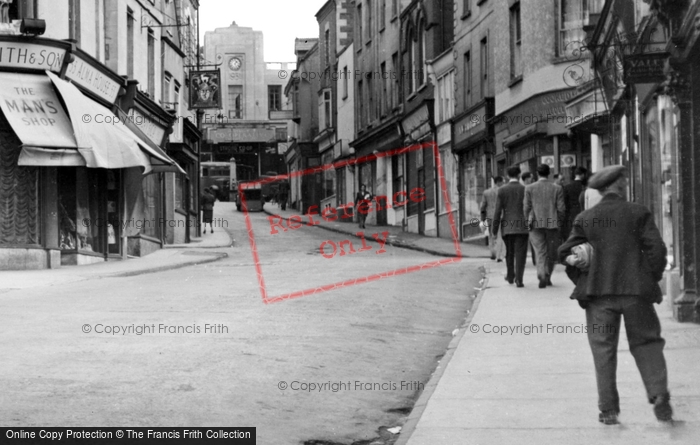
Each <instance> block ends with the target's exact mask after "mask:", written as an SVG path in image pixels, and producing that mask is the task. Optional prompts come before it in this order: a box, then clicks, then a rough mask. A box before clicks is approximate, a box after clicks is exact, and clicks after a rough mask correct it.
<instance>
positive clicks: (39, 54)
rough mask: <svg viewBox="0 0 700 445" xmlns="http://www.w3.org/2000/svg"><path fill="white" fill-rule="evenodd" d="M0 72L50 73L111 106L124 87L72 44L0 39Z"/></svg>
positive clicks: (35, 39)
mask: <svg viewBox="0 0 700 445" xmlns="http://www.w3.org/2000/svg"><path fill="white" fill-rule="evenodd" d="M0 68H4V69H9V70H14V69H17V70H35V71H37V72H41V73H43V72H44V71H51V72H54V73H57V74H59V75H60V74H61V73H63V72H64V69H65V74H64V76H62V77H65V78H66V79H70V80H71V81H72V82H73V83H74V84H76V85H77V86H78V87H79V88H80V89H81V90H83V91H87V92H90V93H92V94H93V95H94V96H96V97H99V98H100V99H102V100H104V101H106V102H109V103H110V104H114V103H115V102H116V100H117V97H118V96H119V93H120V92H121V88H122V86H123V84H124V82H123V80H122V79H121V78H120V77H119V76H118V75H117V74H115V73H114V72H112V71H111V70H110V69H108V68H107V67H105V66H103V65H102V64H101V63H99V62H98V61H96V60H94V59H93V58H92V57H91V56H89V55H88V54H85V53H83V51H82V50H80V49H79V48H76V47H75V46H74V45H73V44H71V43H68V42H62V41H58V40H50V39H42V38H38V37H35V38H27V37H16V36H0Z"/></svg>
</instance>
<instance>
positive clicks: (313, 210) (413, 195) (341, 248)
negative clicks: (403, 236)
mask: <svg viewBox="0 0 700 445" xmlns="http://www.w3.org/2000/svg"><path fill="white" fill-rule="evenodd" d="M409 200H410V201H411V202H414V203H416V204H417V203H419V202H421V201H425V190H423V189H422V188H420V187H416V188H414V189H413V190H411V192H410V193H407V192H405V191H401V192H396V193H394V196H393V199H392V204H389V203H388V202H387V197H386V196H377V197H375V201H376V210H377V211H381V210H385V209H390V208H392V207H402V206H405V205H406V204H407V203H408V202H409ZM382 201H383V202H384V205H385V206H384V207H382ZM352 207H353V203H348V204H346V205H344V206H340V207H339V208H338V209H340V210H342V213H340V214H339V213H338V210H337V209H336V208H335V207H328V208H325V209H323V211H321V213H320V215H321V218H323V220H324V221H327V222H333V221H337V220H338V218H340V219H352V217H353V215H352V213H348V211H347V210H348V209H349V208H352ZM372 207H373V205H372V203H371V202H369V201H367V200H363V201H360V202H359V203H358V205H357V211H358V212H360V213H361V214H363V215H367V214H369V212H370V211H371V210H372ZM314 215H319V213H318V206H317V205H312V206H311V207H309V210H308V213H307V214H306V215H305V216H306V217H307V218H308V222H306V223H304V222H303V218H302V217H301V216H300V215H292V216H290V217H289V218H283V217H281V216H279V215H272V216H268V217H267V219H268V221H269V222H270V235H276V234H278V233H280V230H281V231H282V232H286V231H287V230H297V229H300V228H301V227H302V226H303V225H304V224H306V225H307V226H317V225H319V224H320V222H319V221H318V220H316V219H314ZM278 228H279V229H280V230H277V229H278ZM356 235H357V236H358V237H359V238H360V239H361V240H362V247H361V248H360V249H358V250H357V251H356V250H355V248H354V247H353V245H352V242H351V241H350V240H344V241H340V242H339V243H337V244H336V243H335V242H333V241H331V240H326V241H324V242H322V243H321V245H320V247H319V250H320V251H321V255H322V256H323V257H324V258H329V259H330V258H333V257H335V256H336V253H339V254H340V256H345V255H350V254H353V253H356V252H364V251H367V250H371V249H372V247H371V246H369V245H367V243H366V239H365V235H364V233H363V232H358V233H356ZM380 235H382V236H380ZM388 237H389V232H381V234H379V233H374V234H372V238H374V240H375V241H377V242H378V243H379V249H377V251H376V252H375V253H377V254H379V253H384V252H386V249H385V248H384V246H385V245H386V240H387V238H388ZM346 246H347V248H348V250H347V251H346V250H345V247H346ZM331 249H332V251H331Z"/></svg>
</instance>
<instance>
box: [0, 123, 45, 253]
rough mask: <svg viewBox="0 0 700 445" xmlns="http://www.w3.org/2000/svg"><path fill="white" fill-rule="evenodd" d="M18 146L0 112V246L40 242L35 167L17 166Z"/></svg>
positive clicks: (37, 173)
mask: <svg viewBox="0 0 700 445" xmlns="http://www.w3.org/2000/svg"><path fill="white" fill-rule="evenodd" d="M21 145H22V142H21V141H20V140H19V139H17V136H16V135H15V134H14V132H13V130H12V129H11V128H10V126H9V124H8V123H7V120H5V116H4V115H3V114H2V113H0V245H36V244H39V243H40V236H39V234H40V213H39V192H38V190H39V187H38V185H39V169H38V168H34V167H17V159H18V158H19V153H20V147H21Z"/></svg>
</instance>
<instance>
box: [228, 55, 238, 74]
mask: <svg viewBox="0 0 700 445" xmlns="http://www.w3.org/2000/svg"><path fill="white" fill-rule="evenodd" d="M228 67H229V68H231V70H232V71H238V70H239V69H241V59H239V58H238V57H231V58H230V59H229V61H228Z"/></svg>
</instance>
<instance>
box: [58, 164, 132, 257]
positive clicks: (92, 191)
mask: <svg viewBox="0 0 700 445" xmlns="http://www.w3.org/2000/svg"><path fill="white" fill-rule="evenodd" d="M103 177H104V172H102V171H99V170H97V169H86V168H70V167H62V168H59V169H57V183H58V213H59V215H58V216H59V220H58V242H59V248H60V249H61V250H62V251H63V252H75V253H87V254H90V253H104V251H105V244H109V241H112V240H114V241H115V242H116V238H117V237H116V234H115V233H114V232H115V227H114V225H113V224H112V221H111V220H110V219H109V218H105V213H104V208H103V207H102V205H101V204H102V202H104V200H103V194H102V185H103ZM114 206H115V207H116V203H115V204H114ZM106 210H107V211H109V210H110V209H109V204H108V208H107V209H106ZM114 210H115V212H114V213H115V214H116V209H114ZM115 223H116V221H115ZM116 226H117V227H118V226H119V224H118V223H117V224H116ZM108 238H109V239H108Z"/></svg>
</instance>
